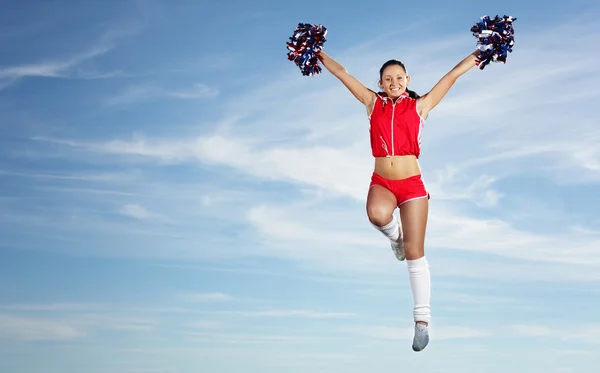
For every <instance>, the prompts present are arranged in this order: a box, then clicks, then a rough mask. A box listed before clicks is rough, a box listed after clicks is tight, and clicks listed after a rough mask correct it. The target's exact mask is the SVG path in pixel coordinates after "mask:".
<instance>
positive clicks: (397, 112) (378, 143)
mask: <svg viewBox="0 0 600 373" xmlns="http://www.w3.org/2000/svg"><path fill="white" fill-rule="evenodd" d="M424 122H425V120H424V119H423V118H421V116H420V115H419V112H418V111H417V99H415V98H411V97H409V96H408V93H406V92H404V93H403V94H402V95H400V97H398V98H397V99H396V102H394V101H393V100H392V99H391V98H389V97H387V95H386V94H385V93H383V92H380V93H378V94H377V98H376V99H375V104H374V105H373V111H372V112H371V115H370V116H369V123H370V125H369V132H370V135H371V151H372V153H373V156H374V157H390V156H394V155H414V156H416V157H417V158H419V156H420V155H421V131H422V129H423V125H424Z"/></svg>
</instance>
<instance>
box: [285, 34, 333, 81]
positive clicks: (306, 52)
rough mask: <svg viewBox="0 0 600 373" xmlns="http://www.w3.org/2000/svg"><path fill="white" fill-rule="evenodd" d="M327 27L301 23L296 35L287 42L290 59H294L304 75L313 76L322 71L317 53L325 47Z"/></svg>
mask: <svg viewBox="0 0 600 373" xmlns="http://www.w3.org/2000/svg"><path fill="white" fill-rule="evenodd" d="M326 35H327V28H325V27H324V26H323V25H313V24H309V23H299V24H298V26H297V27H296V29H295V30H294V35H292V36H291V37H290V40H291V41H289V42H286V44H287V49H288V50H289V52H288V54H287V56H288V60H290V61H293V62H294V63H295V64H296V65H297V66H298V67H299V68H300V71H302V75H304V76H311V75H315V74H319V73H320V72H321V70H322V69H321V66H319V60H318V58H317V54H318V53H319V52H320V51H321V49H323V43H325V41H326V38H325V36H326Z"/></svg>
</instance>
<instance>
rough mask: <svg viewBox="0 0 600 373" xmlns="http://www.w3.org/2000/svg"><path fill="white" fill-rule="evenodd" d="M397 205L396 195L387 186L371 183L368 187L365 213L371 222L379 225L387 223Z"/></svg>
mask: <svg viewBox="0 0 600 373" xmlns="http://www.w3.org/2000/svg"><path fill="white" fill-rule="evenodd" d="M397 206H398V201H397V200H396V196H394V193H392V192H390V191H389V190H388V189H387V188H384V187H382V186H381V185H373V186H371V187H370V188H369V193H368V195H367V215H368V216H369V220H370V221H371V223H373V224H375V225H378V226H380V227H381V226H384V225H386V224H388V223H389V222H390V220H391V218H392V214H393V213H394V211H395V210H396V208H397Z"/></svg>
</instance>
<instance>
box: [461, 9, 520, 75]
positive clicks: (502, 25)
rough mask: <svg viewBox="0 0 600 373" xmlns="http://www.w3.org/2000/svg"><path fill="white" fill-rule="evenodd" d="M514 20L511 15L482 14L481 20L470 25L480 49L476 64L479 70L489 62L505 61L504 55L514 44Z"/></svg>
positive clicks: (505, 55) (510, 50)
mask: <svg viewBox="0 0 600 373" xmlns="http://www.w3.org/2000/svg"><path fill="white" fill-rule="evenodd" d="M516 20H517V19H516V18H513V17H511V16H504V17H498V16H495V17H494V18H490V17H489V16H483V17H481V21H479V22H478V23H476V24H475V25H474V26H473V27H471V32H472V33H473V36H475V38H476V39H477V48H478V49H479V50H480V52H479V55H478V64H477V66H479V68H480V69H481V70H483V69H484V68H485V66H486V65H487V64H489V63H490V62H502V63H506V57H507V55H508V53H510V52H512V47H513V45H514V44H515V39H514V34H515V30H514V28H513V21H516Z"/></svg>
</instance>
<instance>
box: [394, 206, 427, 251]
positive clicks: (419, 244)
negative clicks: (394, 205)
mask: <svg viewBox="0 0 600 373" xmlns="http://www.w3.org/2000/svg"><path fill="white" fill-rule="evenodd" d="M428 214H429V200H428V199H427V198H418V199H413V200H412V201H408V202H406V203H404V204H402V205H400V219H401V222H402V232H403V236H404V250H405V252H406V259H408V260H413V259H419V258H420V257H422V256H423V255H425V232H426V230H427V217H428Z"/></svg>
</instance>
